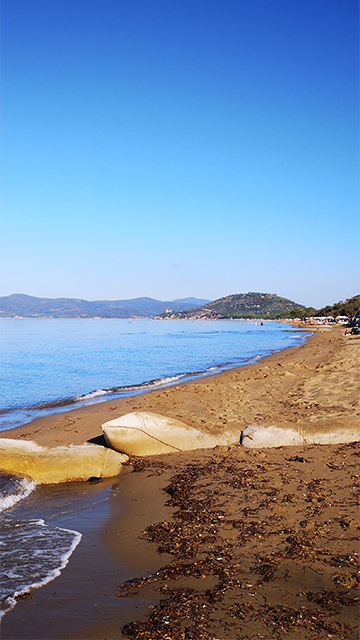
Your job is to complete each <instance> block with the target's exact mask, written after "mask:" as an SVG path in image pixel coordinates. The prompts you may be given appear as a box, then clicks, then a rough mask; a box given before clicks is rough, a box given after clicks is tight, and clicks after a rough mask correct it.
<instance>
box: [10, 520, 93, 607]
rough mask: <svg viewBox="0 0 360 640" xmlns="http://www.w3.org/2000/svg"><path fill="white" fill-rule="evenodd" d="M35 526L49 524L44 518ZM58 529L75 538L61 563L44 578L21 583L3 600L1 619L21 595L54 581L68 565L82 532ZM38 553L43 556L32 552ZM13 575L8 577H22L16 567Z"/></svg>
mask: <svg viewBox="0 0 360 640" xmlns="http://www.w3.org/2000/svg"><path fill="white" fill-rule="evenodd" d="M32 524H33V525H34V526H41V527H46V528H48V525H46V524H45V522H44V520H42V519H41V520H37V521H35V522H33V523H32ZM56 529H57V530H58V531H64V532H66V533H70V534H73V536H74V537H73V540H72V543H71V545H70V547H69V549H68V550H67V551H66V552H65V553H63V554H62V555H60V557H59V559H58V560H59V564H58V566H57V567H56V568H55V569H52V570H50V571H49V572H48V573H47V574H46V575H45V576H44V578H43V579H41V580H38V581H36V582H32V583H30V584H28V585H25V586H23V585H21V587H20V589H18V590H17V591H14V593H13V594H12V595H9V596H7V597H6V598H5V599H4V600H3V603H2V604H3V608H2V609H1V610H0V620H1V619H2V617H3V616H4V615H5V614H6V613H8V612H9V611H11V610H12V609H13V608H14V607H15V605H16V603H17V600H18V598H19V597H21V596H23V595H25V594H26V593H29V592H30V591H32V590H33V589H39V588H40V587H43V586H44V585H46V584H48V583H49V582H52V581H53V580H55V578H57V577H58V576H59V575H60V573H61V571H62V570H63V569H64V568H65V567H66V565H67V564H68V562H69V559H70V557H71V555H72V554H73V553H74V551H75V549H76V547H77V546H78V544H79V542H80V541H81V538H82V534H81V533H79V532H78V531H73V530H72V529H64V528H62V527H56ZM36 555H39V556H41V553H39V554H36V550H35V551H34V552H33V553H32V556H33V557H36ZM11 573H12V575H10V573H8V574H7V575H8V577H14V578H16V577H20V576H18V575H17V574H16V568H15V570H12V572H11Z"/></svg>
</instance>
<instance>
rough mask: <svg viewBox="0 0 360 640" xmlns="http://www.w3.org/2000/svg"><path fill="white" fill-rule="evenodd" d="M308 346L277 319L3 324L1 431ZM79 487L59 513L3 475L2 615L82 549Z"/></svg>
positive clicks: (37, 492) (50, 501) (39, 492)
mask: <svg viewBox="0 0 360 640" xmlns="http://www.w3.org/2000/svg"><path fill="white" fill-rule="evenodd" d="M304 340H305V336H304V334H302V333H301V334H299V333H296V332H294V331H292V330H291V327H289V325H287V324H286V323H282V322H275V321H262V322H261V321H260V320H257V321H246V320H244V321H234V320H213V321H201V320H198V321H191V320H152V319H149V320H145V319H133V320H123V319H95V318H94V319H82V318H79V319H40V318H34V319H28V318H1V319H0V374H1V397H0V430H2V431H4V430H8V429H12V428H14V427H16V426H19V425H22V424H26V423H28V422H30V421H32V420H34V419H35V418H38V417H41V416H45V415H50V414H53V413H59V412H63V411H69V410H71V409H72V408H77V407H80V406H85V405H89V404H94V403H98V402H103V401H105V400H109V399H111V398H118V397H121V396H129V395H135V394H139V393H146V392H148V391H151V390H153V389H155V388H162V387H166V386H170V385H174V384H177V383H179V382H185V381H187V380H194V379H197V378H201V377H204V376H209V375H212V374H213V373H218V372H219V371H222V370H225V369H229V368H232V367H239V366H242V365H245V364H248V363H251V362H255V361H256V360H258V359H260V358H262V357H264V356H266V355H268V354H270V353H272V352H274V351H280V350H282V349H285V348H286V347H290V346H295V345H298V344H301V343H302V342H303V341H304ZM0 468H1V464H0ZM75 484H76V485H78V483H74V487H73V491H72V487H71V486H67V488H66V496H67V497H66V500H65V502H64V500H63V497H62V498H61V500H60V507H59V489H58V488H56V487H55V486H54V487H50V488H47V489H46V490H44V488H42V487H39V486H37V485H36V483H35V482H32V481H30V480H29V479H27V478H25V477H24V478H22V477H15V476H11V475H9V474H5V473H1V472H0V512H1V514H0V517H1V522H0V525H1V531H0V554H1V568H0V617H1V616H2V615H4V614H5V613H7V612H8V611H11V609H13V608H14V606H15V605H16V603H17V601H18V600H19V599H20V598H25V597H27V595H29V594H31V592H32V591H33V590H34V589H37V588H39V587H41V586H43V585H45V584H47V583H49V582H51V581H52V580H54V579H55V578H56V577H57V576H59V575H60V573H61V571H62V570H63V569H64V567H65V566H66V565H67V563H68V562H69V560H70V558H71V556H72V554H73V553H74V551H75V549H76V548H77V546H78V545H79V544H81V539H82V535H83V534H84V535H85V532H83V531H78V530H73V529H71V528H68V527H66V526H65V524H66V522H67V521H68V520H69V517H68V516H69V513H70V512H71V510H72V509H73V506H71V505H72V501H71V495H73V496H75V494H76V495H77V496H79V492H80V494H81V496H82V501H83V502H82V504H83V503H84V499H85V498H86V496H87V495H88V493H89V492H90V493H91V492H92V491H93V490H92V489H90V488H89V489H88V488H87V487H85V488H80V489H79V487H78V486H76V487H75ZM64 491H65V490H62V496H63V494H64ZM109 491H110V490H108V489H104V490H103V493H102V494H101V495H102V498H101V500H104V501H106V500H107V499H108V497H109V495H110V493H109ZM52 492H53V493H52ZM100 493H101V492H100ZM89 495H90V494H89ZM91 495H92V494H91ZM99 495H100V494H99ZM44 496H45V497H46V499H45V498H44ZM84 497H85V498H84ZM77 499H78V498H77ZM86 499H87V498H86ZM85 502H86V500H85ZM55 504H56V509H55ZM21 505H22V506H23V508H20V507H21ZM51 505H53V508H52V506H51ZM24 507H27V508H24ZM59 509H60V511H59ZM55 511H56V513H55ZM59 514H60V515H59ZM61 514H63V518H61ZM19 516H20V517H19ZM29 516H31V517H29ZM70 520H71V518H70ZM62 525H64V526H62Z"/></svg>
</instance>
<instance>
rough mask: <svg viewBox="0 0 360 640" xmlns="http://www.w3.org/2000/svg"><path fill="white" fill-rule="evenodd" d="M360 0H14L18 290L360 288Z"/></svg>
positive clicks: (8, 20)
mask: <svg viewBox="0 0 360 640" xmlns="http://www.w3.org/2000/svg"><path fill="white" fill-rule="evenodd" d="M358 24H359V19H358V2H357V0H346V1H344V0H291V1H289V0H2V218H1V258H0V259H1V265H0V266H1V274H2V277H1V291H0V293H1V295H9V294H11V293H27V294H29V295H35V296H46V297H59V296H65V297H78V298H86V299H92V300H93V299H119V298H133V297H137V296H143V295H146V296H151V297H154V298H159V299H162V300H171V299H174V298H180V297H187V296H191V295H194V296H197V297H205V298H210V299H215V298H219V297H222V296H224V295H228V294H230V293H244V292H247V291H263V292H270V293H278V294H279V295H283V296H286V297H289V298H291V299H293V300H295V301H297V302H300V303H303V304H306V305H313V306H315V307H320V306H322V305H324V304H328V303H333V302H335V301H337V300H339V299H345V298H347V297H350V296H352V295H354V294H356V293H358V292H359V267H358V265H359V215H358V214H359V194H358V191H359V190H358V186H359V185H358V180H359V179H358V176H359V165H358V146H359V131H358V129H359V116H358V113H359V100H358V66H359V65H358V48H359V34H358V30H359V29H358Z"/></svg>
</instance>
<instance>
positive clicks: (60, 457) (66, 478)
mask: <svg viewBox="0 0 360 640" xmlns="http://www.w3.org/2000/svg"><path fill="white" fill-rule="evenodd" d="M127 459H128V456H126V455H122V454H120V453H117V452H116V451H113V450H112V449H107V448H106V447H101V446H97V445H94V444H83V445H77V446H75V445H70V446H63V447H54V448H49V447H41V446H40V445H38V444H36V443H35V442H33V441H28V440H12V439H10V438H0V468H1V470H2V471H7V472H9V473H14V474H19V475H25V476H28V477H29V478H31V479H32V480H36V482H39V483H40V484H57V483H62V482H76V481H81V480H88V479H89V478H90V477H97V478H111V477H113V476H116V475H118V473H120V471H121V469H122V466H123V463H124V462H126V460H127Z"/></svg>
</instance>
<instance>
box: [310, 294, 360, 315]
mask: <svg viewBox="0 0 360 640" xmlns="http://www.w3.org/2000/svg"><path fill="white" fill-rule="evenodd" d="M359 313H360V295H357V296H353V297H352V298H348V299H347V300H345V302H343V301H342V300H340V302H335V304H333V305H328V306H326V307H323V308H322V309H319V310H318V311H316V313H315V314H314V315H315V316H334V318H336V316H348V317H349V318H353V317H354V316H357V315H358V314H359Z"/></svg>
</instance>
